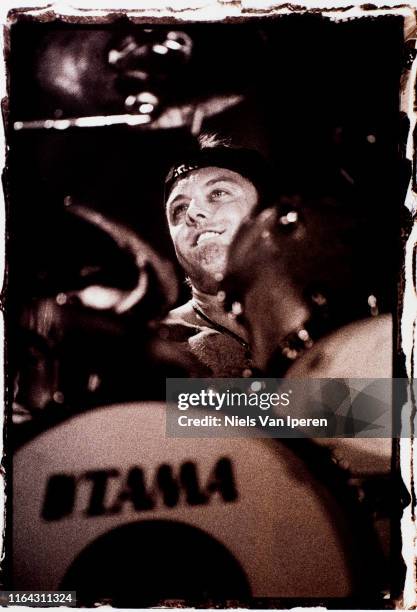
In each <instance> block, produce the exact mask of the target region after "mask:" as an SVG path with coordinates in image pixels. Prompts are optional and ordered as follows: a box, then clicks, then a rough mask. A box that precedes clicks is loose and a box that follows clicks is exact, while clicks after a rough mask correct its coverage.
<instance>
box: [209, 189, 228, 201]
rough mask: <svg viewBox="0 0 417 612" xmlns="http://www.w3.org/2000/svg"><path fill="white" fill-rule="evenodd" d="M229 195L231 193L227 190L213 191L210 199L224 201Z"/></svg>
mask: <svg viewBox="0 0 417 612" xmlns="http://www.w3.org/2000/svg"><path fill="white" fill-rule="evenodd" d="M229 195H230V193H229V192H228V191H226V190H225V189H213V191H211V192H210V199H211V200H222V199H223V198H227V197H228V196H229Z"/></svg>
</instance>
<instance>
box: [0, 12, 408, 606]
mask: <svg viewBox="0 0 417 612" xmlns="http://www.w3.org/2000/svg"><path fill="white" fill-rule="evenodd" d="M306 12H308V13H317V14H321V15H323V16H324V17H328V18H330V19H331V20H333V21H347V20H353V19H360V18H363V17H379V16H382V15H387V14H388V15H398V16H401V17H402V18H403V22H404V40H410V39H411V40H412V39H414V38H417V25H416V24H417V18H416V14H417V0H415V2H414V3H403V2H399V1H395V0H384V1H383V2H380V3H379V6H377V5H375V4H370V3H365V2H362V3H361V2H357V1H355V0H353V1H351V2H345V1H344V0H322V1H321V2H316V1H314V0H311V1H310V0H306V1H305V2H294V3H292V2H271V1H268V0H240V1H239V0H217V1H215V0H119V1H118V0H89V1H86V0H84V1H83V0H78V1H74V2H72V3H61V2H53V3H52V2H42V1H39V0H38V1H34V0H26V1H25V0H21V1H18V0H4V1H2V2H1V6H0V20H1V25H2V26H3V27H2V29H1V32H0V37H1V43H2V47H3V62H2V63H1V67H0V91H1V100H2V109H3V113H4V118H3V119H4V120H5V118H6V117H7V115H6V113H7V100H8V98H7V96H8V90H7V72H6V59H7V45H8V38H9V29H10V27H11V25H12V24H13V22H14V21H15V20H17V19H18V18H19V17H20V16H21V15H23V14H24V15H25V16H26V17H31V18H32V19H34V20H38V21H44V22H47V21H53V20H54V19H61V20H63V21H67V22H71V23H89V22H90V23H91V22H92V21H93V20H94V22H95V23H100V22H101V23H109V22H112V21H113V20H114V19H116V18H117V17H120V16H121V15H124V16H126V17H128V18H129V19H131V20H132V21H133V22H136V21H138V22H140V21H142V20H145V19H146V20H147V21H148V22H149V20H152V21H154V20H155V22H157V21H164V22H165V23H167V22H188V21H194V22H220V21H223V20H224V19H226V18H227V19H228V21H229V22H233V21H234V20H236V21H241V20H242V19H245V20H247V19H251V18H256V19H259V18H265V19H266V18H268V17H275V16H281V15H288V14H297V13H298V14H302V13H306ZM414 46H415V47H416V49H417V46H416V42H414ZM416 85H417V56H416V58H415V59H414V61H413V63H412V66H411V69H410V71H409V73H408V75H406V76H405V77H404V78H403V82H402V87H401V92H400V94H401V107H402V109H403V111H404V112H405V113H406V114H407V116H408V119H409V125H410V127H409V133H408V140H407V146H406V156H407V159H408V160H409V161H410V162H411V164H412V168H413V173H414V176H415V175H416V170H415V168H416V167H417V154H416V151H415V142H414V140H415V137H414V134H415V132H416V129H417V99H416ZM0 139H1V144H2V146H0V165H1V168H2V171H3V174H4V171H5V166H6V155H7V144H6V136H5V125H4V123H3V122H2V123H1V125H0ZM404 204H405V206H407V208H408V209H409V211H410V212H411V214H412V215H413V216H415V214H416V212H417V187H416V186H415V185H414V186H413V181H412V180H411V181H410V186H409V189H408V193H407V196H406V200H405V202H404ZM0 207H1V208H0V271H1V272H2V276H3V284H2V286H3V291H2V296H1V298H0V308H1V311H2V316H1V317H0V334H1V336H2V337H3V338H4V291H5V282H4V281H5V277H6V262H5V239H6V232H5V195H4V192H3V190H2V191H1V193H0ZM416 269H417V221H416V222H415V223H414V227H413V229H412V231H411V233H410V235H409V237H408V240H407V244H406V247H405V258H404V272H405V287H404V299H403V309H402V313H401V342H402V344H401V346H402V350H403V352H404V355H405V358H406V368H407V375H408V377H409V379H410V380H412V379H413V378H414V374H415V359H416V358H415V346H416V342H417V331H416V329H417V279H416V277H415V276H416ZM4 365H5V363H4V350H3V352H2V353H1V356H0V382H1V376H2V374H3V372H4ZM412 399H414V398H412ZM0 402H1V404H2V405H3V406H4V402H5V389H4V384H3V385H0ZM4 421H5V419H4V413H3V412H2V411H1V410H0V425H1V428H2V430H3V431H4ZM411 431H413V429H412V430H411ZM3 442H4V438H3V439H1V441H0V446H1V451H2V457H3V462H2V466H1V468H0V478H1V479H2V481H3V483H2V484H3V487H2V489H1V490H0V533H1V534H3V548H2V551H1V560H2V561H3V560H4V557H5V549H4V528H5V501H6V500H5V471H4V461H5V457H4V452H3V451H4V446H3ZM399 461H400V469H401V474H402V478H403V481H404V484H405V485H406V487H407V489H408V492H409V493H410V495H411V499H412V500H414V499H415V489H414V483H415V480H416V476H417V472H416V470H415V466H416V465H417V444H415V441H414V437H413V436H412V437H410V438H402V439H401V440H400V457H399ZM2 493H3V495H1V494H2ZM401 537H402V554H403V558H404V562H405V564H406V576H405V584H404V590H403V596H402V598H401V600H399V601H398V602H397V606H396V607H397V608H399V609H401V608H405V609H410V608H415V607H416V606H417V580H416V563H415V560H416V556H417V526H416V517H415V508H414V507H413V502H412V503H411V504H409V505H408V506H407V508H406V509H405V510H404V512H403V516H402V519H401ZM300 609H305V608H300V607H297V608H294V610H300ZM314 609H323V608H314ZM19 610H22V608H19Z"/></svg>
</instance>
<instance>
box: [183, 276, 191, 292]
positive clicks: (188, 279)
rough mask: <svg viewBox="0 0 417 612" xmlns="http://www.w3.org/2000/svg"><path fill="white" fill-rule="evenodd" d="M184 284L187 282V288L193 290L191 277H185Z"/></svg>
mask: <svg viewBox="0 0 417 612" xmlns="http://www.w3.org/2000/svg"><path fill="white" fill-rule="evenodd" d="M184 282H185V284H186V285H187V287H190V289H191V287H192V284H191V279H190V277H189V276H186V277H185V281H184Z"/></svg>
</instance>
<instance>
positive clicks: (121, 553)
mask: <svg viewBox="0 0 417 612" xmlns="http://www.w3.org/2000/svg"><path fill="white" fill-rule="evenodd" d="M166 409H167V408H166V405H165V404H162V403H130V404H121V405H113V406H109V407H104V408H100V409H95V410H92V411H89V412H85V413H83V414H79V415H77V416H74V417H72V418H70V419H69V420H67V421H64V422H62V423H61V424H59V425H57V426H56V427H54V428H52V429H49V430H47V431H44V432H43V433H41V434H40V435H38V436H36V437H35V438H33V439H32V440H31V441H29V442H27V443H26V444H24V445H23V446H22V447H21V448H20V449H19V450H17V451H16V454H15V457H14V475H13V494H14V512H13V588H14V589H17V590H45V591H51V590H56V589H66V590H75V591H76V592H77V605H83V606H91V605H93V604H94V603H96V602H110V603H111V604H112V605H114V606H116V607H125V606H127V607H138V606H148V605H156V604H158V603H161V602H163V601H167V600H172V599H176V600H184V601H187V602H194V603H197V604H199V605H201V604H204V603H206V604H207V603H209V602H213V601H223V602H224V601H226V600H229V601H230V600H234V601H237V602H242V603H244V602H246V603H247V602H249V601H253V598H274V599H275V600H276V601H281V600H289V599H293V598H297V599H298V600H299V599H302V598H308V599H310V598H311V599H313V600H316V599H320V600H321V601H324V600H326V599H328V598H329V599H330V598H335V597H336V598H348V597H349V598H351V597H353V598H355V597H360V598H361V600H363V598H364V597H366V598H369V597H371V598H372V599H373V600H375V601H376V600H377V598H378V596H379V595H380V590H381V583H382V581H383V577H382V576H383V568H382V567H381V563H380V562H381V557H380V554H379V552H380V551H379V549H378V545H377V539H376V538H375V537H374V534H373V530H372V528H371V525H370V524H369V523H368V522H367V520H366V518H365V517H364V516H363V515H362V513H361V510H360V507H359V505H358V503H357V501H356V491H355V490H354V489H353V488H352V487H349V486H348V485H347V476H346V474H345V472H344V471H343V470H341V469H340V467H338V466H337V465H335V464H334V463H332V462H331V461H330V459H329V453H328V450H327V449H323V448H320V447H317V446H315V445H314V444H313V443H312V442H311V441H309V440H292V441H290V442H291V444H290V443H285V442H284V441H281V440H265V439H254V438H249V437H245V436H244V434H240V437H236V438H234V439H230V438H229V439H227V440H225V439H220V438H213V437H212V438H199V439H196V438H185V437H184V438H169V437H166V434H165V427H166V425H165V417H166V415H165V412H166ZM187 416H190V417H192V416H201V415H199V414H198V413H197V412H194V413H193V412H191V411H188V412H187ZM237 436H238V434H237Z"/></svg>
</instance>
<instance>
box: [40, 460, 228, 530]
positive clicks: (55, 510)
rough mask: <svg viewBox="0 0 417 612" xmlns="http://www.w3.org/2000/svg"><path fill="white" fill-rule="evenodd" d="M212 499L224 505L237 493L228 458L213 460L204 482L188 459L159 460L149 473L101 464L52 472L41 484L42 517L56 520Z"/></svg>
mask: <svg viewBox="0 0 417 612" xmlns="http://www.w3.org/2000/svg"><path fill="white" fill-rule="evenodd" d="M215 497H217V498H218V499H220V500H221V501H222V502H226V503H229V502H234V501H236V500H237V497H238V493H237V489H236V484H235V478H234V473H233V465H232V462H231V460H230V459H229V458H227V457H221V458H220V459H218V460H217V461H216V463H215V465H214V466H213V468H212V470H211V472H210V474H209V476H208V478H207V480H206V481H205V482H203V483H202V482H201V478H200V476H199V473H198V466H197V464H196V463H195V462H192V461H185V462H183V463H181V464H180V465H179V466H178V467H177V468H174V467H173V466H171V465H169V464H167V463H164V464H161V465H159V466H157V467H156V469H155V470H153V471H151V470H145V469H144V468H142V467H138V466H133V467H131V468H130V469H129V470H127V472H126V473H121V472H120V470H118V469H116V468H106V469H97V470H89V471H86V472H83V473H81V474H65V473H60V474H52V475H51V476H50V477H49V479H48V481H47V483H46V488H45V495H44V499H43V506H42V511H41V516H42V518H43V519H44V520H45V521H59V520H61V519H64V518H66V517H70V516H71V515H74V514H77V515H78V516H79V515H82V516H85V517H95V516H104V515H114V514H121V513H123V512H132V511H134V512H146V511H150V510H154V509H157V508H163V507H165V508H175V507H176V506H179V505H181V504H183V505H188V506H200V505H206V504H209V503H210V502H211V501H212V500H213V499H214V498H215Z"/></svg>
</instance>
